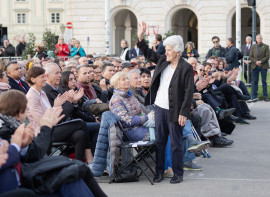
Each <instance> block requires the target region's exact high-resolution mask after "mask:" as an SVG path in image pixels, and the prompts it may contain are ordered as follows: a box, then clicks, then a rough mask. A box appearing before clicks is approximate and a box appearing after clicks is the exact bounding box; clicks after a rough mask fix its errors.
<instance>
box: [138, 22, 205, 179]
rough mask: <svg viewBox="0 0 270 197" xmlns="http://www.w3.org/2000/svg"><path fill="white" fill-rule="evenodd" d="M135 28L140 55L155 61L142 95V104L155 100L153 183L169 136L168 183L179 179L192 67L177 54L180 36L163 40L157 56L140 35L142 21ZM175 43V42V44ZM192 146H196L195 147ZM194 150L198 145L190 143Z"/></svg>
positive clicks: (161, 170)
mask: <svg viewBox="0 0 270 197" xmlns="http://www.w3.org/2000/svg"><path fill="white" fill-rule="evenodd" d="M139 27H140V28H139V30H138V38H139V42H138V47H139V48H140V50H141V51H142V52H143V54H144V56H145V57H146V58H147V59H149V60H150V61H152V62H154V63H156V64H157V66H156V69H155V72H154V76H153V79H152V83H151V86H150V88H149V91H148V94H147V96H146V98H145V105H152V104H154V103H155V106H156V107H155V123H156V127H155V128H156V145H157V151H156V157H157V162H156V175H155V177H154V180H153V181H154V182H156V183H157V182H161V181H162V180H163V179H164V177H163V174H164V170H165V148H166V145H167V142H168V135H169V134H170V137H171V151H172V169H173V172H174V176H173V178H172V179H171V181H170V183H180V182H181V181H183V173H184V170H183V168H184V160H183V148H182V137H183V128H184V126H185V123H186V120H187V118H190V108H191V103H192V99H193V90H194V76H193V69H192V66H191V65H190V64H189V63H187V62H186V61H185V60H184V59H183V58H182V57H181V53H182V51H183V50H184V43H183V39H182V37H181V36H179V35H174V36H170V37H169V38H167V39H166V40H165V41H164V44H165V45H166V55H159V54H157V53H156V52H155V51H154V50H152V49H149V48H148V45H147V44H146V42H145V40H144V39H143V35H144V33H145V32H146V24H145V22H142V25H139ZM175 43H179V44H178V45H177V46H176V44H175ZM195 147H196V148H195ZM194 148H195V149H196V150H199V149H200V148H202V147H201V146H200V145H199V144H196V145H194Z"/></svg>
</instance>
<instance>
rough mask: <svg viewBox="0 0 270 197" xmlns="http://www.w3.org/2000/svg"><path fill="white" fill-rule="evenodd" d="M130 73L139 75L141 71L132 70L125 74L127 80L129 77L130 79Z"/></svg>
mask: <svg viewBox="0 0 270 197" xmlns="http://www.w3.org/2000/svg"><path fill="white" fill-rule="evenodd" d="M132 73H138V74H141V71H140V70H139V69H134V70H131V71H129V72H128V73H127V77H128V78H129V80H130V77H131V74H132Z"/></svg>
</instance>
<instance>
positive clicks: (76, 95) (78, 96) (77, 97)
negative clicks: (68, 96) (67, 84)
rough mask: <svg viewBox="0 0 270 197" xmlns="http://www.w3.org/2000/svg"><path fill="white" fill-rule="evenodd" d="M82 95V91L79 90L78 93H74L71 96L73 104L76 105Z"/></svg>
mask: <svg viewBox="0 0 270 197" xmlns="http://www.w3.org/2000/svg"><path fill="white" fill-rule="evenodd" d="M83 95H84V90H83V88H81V89H80V90H79V91H76V92H75V93H74V96H73V102H74V103H77V102H78V100H80V99H81V98H82V97H83Z"/></svg>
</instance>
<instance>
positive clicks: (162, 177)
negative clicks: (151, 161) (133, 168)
mask: <svg viewBox="0 0 270 197" xmlns="http://www.w3.org/2000/svg"><path fill="white" fill-rule="evenodd" d="M163 179H164V176H163V174H156V176H155V177H154V179H153V182H154V183H159V182H161V181H162V180H163Z"/></svg>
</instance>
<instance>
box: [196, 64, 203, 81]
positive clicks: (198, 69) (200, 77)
mask: <svg viewBox="0 0 270 197" xmlns="http://www.w3.org/2000/svg"><path fill="white" fill-rule="evenodd" d="M204 69H205V68H204V66H203V65H199V66H197V68H196V71H197V75H198V79H197V80H201V79H202V78H203V76H204V72H205V70H204ZM197 80H196V81H197Z"/></svg>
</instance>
